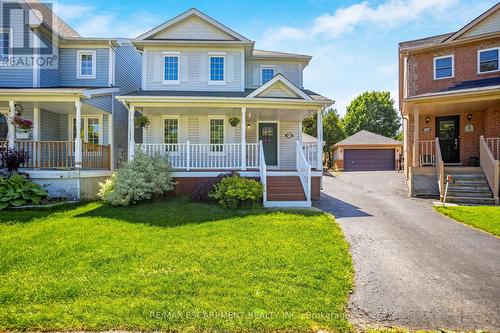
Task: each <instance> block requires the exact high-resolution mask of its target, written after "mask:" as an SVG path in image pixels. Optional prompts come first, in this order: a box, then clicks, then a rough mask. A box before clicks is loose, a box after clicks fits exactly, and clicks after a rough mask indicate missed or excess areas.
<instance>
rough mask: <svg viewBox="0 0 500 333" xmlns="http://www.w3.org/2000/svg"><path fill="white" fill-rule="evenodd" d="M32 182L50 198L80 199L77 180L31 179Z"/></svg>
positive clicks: (78, 180)
mask: <svg viewBox="0 0 500 333" xmlns="http://www.w3.org/2000/svg"><path fill="white" fill-rule="evenodd" d="M32 181H33V182H34V183H37V184H39V185H40V186H42V187H43V188H44V189H45V190H47V192H49V197H51V198H64V199H67V200H79V199H80V179H79V178H59V179H55V178H46V179H43V178H41V179H40V178H38V179H32Z"/></svg>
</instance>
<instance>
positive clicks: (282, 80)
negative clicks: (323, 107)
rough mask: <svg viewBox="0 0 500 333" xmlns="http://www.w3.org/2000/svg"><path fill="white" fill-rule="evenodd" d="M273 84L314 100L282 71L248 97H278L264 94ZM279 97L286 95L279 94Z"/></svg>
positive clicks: (299, 96)
mask: <svg viewBox="0 0 500 333" xmlns="http://www.w3.org/2000/svg"><path fill="white" fill-rule="evenodd" d="M273 86H279V87H280V88H282V87H283V88H285V89H287V90H288V91H290V92H291V93H293V94H294V95H295V96H296V98H299V99H304V100H307V101H311V100H312V98H311V96H309V95H308V94H306V93H305V92H304V91H302V90H301V89H300V88H299V87H297V86H296V85H294V84H293V83H292V82H290V80H288V79H287V78H286V77H284V76H283V75H282V74H281V73H278V74H276V75H275V76H274V77H273V78H272V79H271V80H269V81H267V82H266V83H264V84H263V85H261V86H260V87H259V88H257V89H255V90H254V91H253V92H252V93H250V94H249V95H248V96H247V97H248V98H257V97H277V96H265V94H264V93H265V92H266V91H269V89H270V88H272V87H273ZM263 95H264V96H263ZM279 97H284V96H279ZM290 97H291V96H289V97H288V98H290ZM292 98H293V97H292Z"/></svg>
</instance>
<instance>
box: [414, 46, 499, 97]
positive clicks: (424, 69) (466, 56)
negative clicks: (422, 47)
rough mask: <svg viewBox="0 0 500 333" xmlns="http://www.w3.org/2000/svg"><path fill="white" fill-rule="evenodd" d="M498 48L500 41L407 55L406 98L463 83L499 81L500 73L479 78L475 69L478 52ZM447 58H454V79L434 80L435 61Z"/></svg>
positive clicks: (479, 75) (481, 75) (487, 74)
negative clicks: (441, 57) (493, 79)
mask: <svg viewBox="0 0 500 333" xmlns="http://www.w3.org/2000/svg"><path fill="white" fill-rule="evenodd" d="M499 46H500V40H489V41H482V42H477V43H474V44H467V45H462V46H454V47H448V48H445V49H443V48H440V49H434V50H430V51H426V52H422V53H417V54H412V55H409V56H408V73H409V76H408V95H409V97H411V96H415V95H421V94H426V93H432V92H439V91H442V90H444V89H446V88H448V87H451V86H454V85H455V84H457V83H460V82H464V81H471V80H480V79H487V78H492V77H500V72H495V73H484V74H478V69H477V63H478V60H477V59H478V50H481V49H488V48H492V47H499ZM446 55H454V70H455V75H454V77H453V78H449V79H440V80H434V58H435V57H440V56H446Z"/></svg>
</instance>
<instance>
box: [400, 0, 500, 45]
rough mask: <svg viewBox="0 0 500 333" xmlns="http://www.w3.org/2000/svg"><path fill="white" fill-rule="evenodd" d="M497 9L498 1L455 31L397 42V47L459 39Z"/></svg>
mask: <svg viewBox="0 0 500 333" xmlns="http://www.w3.org/2000/svg"><path fill="white" fill-rule="evenodd" d="M499 10H500V3H497V4H496V5H494V6H493V7H491V8H490V9H488V10H487V11H485V12H484V13H482V14H481V15H479V16H478V17H477V18H475V19H474V20H472V21H471V22H469V23H468V24H466V25H465V26H464V27H463V28H461V29H460V30H458V31H456V32H450V33H446V34H441V35H436V36H431V37H426V38H421V39H415V40H410V41H405V42H401V43H399V49H400V51H405V50H411V49H420V48H426V47H433V46H439V45H442V44H446V43H450V42H453V41H455V40H457V39H459V37H461V36H462V35H464V34H465V33H466V32H468V31H470V30H471V29H473V28H474V27H476V26H477V25H478V24H480V23H481V22H483V21H484V20H486V19H487V18H489V17H490V16H491V15H493V14H494V13H496V12H498V11H499Z"/></svg>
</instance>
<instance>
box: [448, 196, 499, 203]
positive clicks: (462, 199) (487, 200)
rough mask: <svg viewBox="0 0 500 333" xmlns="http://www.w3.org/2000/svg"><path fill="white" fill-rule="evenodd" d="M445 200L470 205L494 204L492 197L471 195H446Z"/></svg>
mask: <svg viewBox="0 0 500 333" xmlns="http://www.w3.org/2000/svg"><path fill="white" fill-rule="evenodd" d="M446 202H451V203H460V204H471V205H494V204H495V199H493V198H473V197H446Z"/></svg>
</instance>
